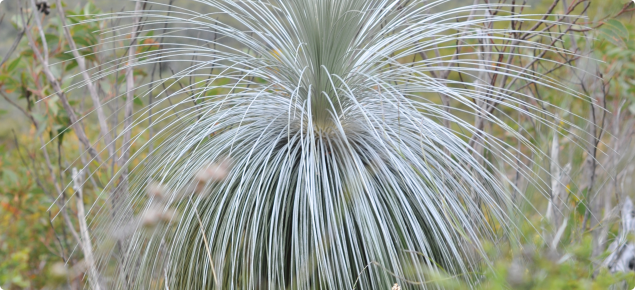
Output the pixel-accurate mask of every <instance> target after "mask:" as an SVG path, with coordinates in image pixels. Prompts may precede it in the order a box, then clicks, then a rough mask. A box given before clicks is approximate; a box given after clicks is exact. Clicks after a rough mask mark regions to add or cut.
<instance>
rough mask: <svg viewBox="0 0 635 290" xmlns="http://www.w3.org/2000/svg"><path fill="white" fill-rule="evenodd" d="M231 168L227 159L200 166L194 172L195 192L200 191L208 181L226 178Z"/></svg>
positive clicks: (218, 180)
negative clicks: (199, 168) (200, 167)
mask: <svg viewBox="0 0 635 290" xmlns="http://www.w3.org/2000/svg"><path fill="white" fill-rule="evenodd" d="M230 170H231V163H230V162H229V160H224V161H221V162H215V163H212V164H210V165H208V166H207V167H204V168H202V169H201V170H199V171H198V172H197V173H196V176H195V177H194V178H195V179H196V182H197V183H196V192H201V191H202V190H203V188H204V187H205V184H207V183H208V182H220V181H223V180H224V179H225V178H227V175H228V174H229V171H230Z"/></svg>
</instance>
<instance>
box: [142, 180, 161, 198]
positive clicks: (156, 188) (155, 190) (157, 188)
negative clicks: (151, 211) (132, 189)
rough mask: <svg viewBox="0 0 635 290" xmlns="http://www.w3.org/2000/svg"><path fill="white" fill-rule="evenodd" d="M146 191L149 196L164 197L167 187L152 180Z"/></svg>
mask: <svg viewBox="0 0 635 290" xmlns="http://www.w3.org/2000/svg"><path fill="white" fill-rule="evenodd" d="M146 191H147V193H148V196H149V197H154V198H163V196H164V195H165V187H163V185H161V184H160V183H157V182H151V183H150V184H149V185H148V188H147V189H146Z"/></svg>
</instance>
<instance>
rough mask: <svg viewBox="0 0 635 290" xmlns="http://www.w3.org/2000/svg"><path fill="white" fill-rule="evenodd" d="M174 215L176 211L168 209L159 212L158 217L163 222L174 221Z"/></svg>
mask: <svg viewBox="0 0 635 290" xmlns="http://www.w3.org/2000/svg"><path fill="white" fill-rule="evenodd" d="M175 217H176V211H175V210H173V209H168V210H165V211H163V212H162V213H161V215H160V216H159V219H160V220H161V222H164V223H172V222H174V221H175Z"/></svg>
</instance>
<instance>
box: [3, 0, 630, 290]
mask: <svg viewBox="0 0 635 290" xmlns="http://www.w3.org/2000/svg"><path fill="white" fill-rule="evenodd" d="M176 2H181V3H180V4H179V5H180V6H181V7H184V8H189V9H202V7H205V6H204V5H203V4H201V3H197V2H195V1H186V0H177V1H176ZM471 2H473V1H450V2H448V3H446V4H445V6H442V7H440V8H439V9H443V8H444V7H446V8H447V7H451V6H458V5H464V4H469V3H471ZM519 2H520V1H516V4H520V3H519ZM65 3H66V7H65V9H66V10H67V16H69V19H71V20H72V21H73V23H78V21H81V20H83V19H90V17H91V15H95V14H99V13H104V12H110V11H118V10H121V9H130V7H132V6H133V5H134V3H133V2H132V1H131V2H125V1H103V0H100V1H95V2H92V1H84V0H74V1H65ZM526 3H527V5H528V6H529V7H528V8H527V10H528V11H529V12H531V11H535V12H542V11H545V10H546V9H547V8H548V6H549V5H551V4H552V3H553V2H552V1H541V0H536V1H528V2H526ZM626 3H627V2H626V1H625V0H622V1H615V0H606V1H598V0H592V1H590V6H589V9H588V10H587V11H586V12H585V13H586V15H587V18H586V20H587V21H588V22H587V23H588V24H589V26H592V27H595V26H597V29H594V30H593V31H592V32H590V36H591V37H590V38H583V37H582V36H579V35H577V34H572V37H566V38H564V41H565V42H567V45H569V46H570V45H571V42H572V41H574V42H576V45H577V46H578V47H580V49H582V50H583V49H585V48H584V47H587V48H588V49H590V50H591V56H593V57H594V58H596V59H597V60H599V62H597V65H598V67H599V68H598V70H599V71H600V72H601V73H602V77H603V78H604V80H605V83H606V85H607V86H608V88H607V90H606V91H607V94H606V97H605V98H604V102H605V104H606V106H605V108H606V110H607V111H606V114H605V115H604V118H603V119H602V126H601V128H602V130H603V132H605V133H604V134H600V135H601V142H600V145H599V147H600V148H599V151H600V153H598V155H597V161H598V166H597V169H596V173H595V175H596V176H597V177H596V178H597V180H596V181H595V183H596V185H595V187H592V189H593V191H589V190H588V188H585V186H583V184H585V182H586V180H585V174H584V170H583V169H584V163H585V162H587V160H588V158H587V157H588V152H587V150H586V148H580V146H578V143H576V142H572V141H571V140H568V139H567V138H561V139H559V140H556V139H555V138H554V132H553V131H552V130H548V129H549V128H541V127H540V126H538V127H536V126H535V124H532V121H531V120H528V119H519V122H518V123H510V126H512V127H514V128H522V129H523V130H525V134H528V135H529V136H530V137H531V140H532V142H534V145H535V146H537V147H538V148H540V149H541V150H543V151H544V152H553V150H554V149H553V148H557V150H558V151H559V152H560V154H559V157H558V159H559V160H558V163H559V164H560V165H561V166H562V167H564V165H565V164H570V168H571V170H570V174H569V177H570V178H569V181H568V182H567V184H566V194H567V195H568V196H567V198H566V203H567V208H569V209H571V210H570V211H568V213H567V216H566V217H565V222H564V223H563V224H564V225H563V227H562V230H561V231H556V232H558V233H559V234H558V235H559V242H558V244H557V245H556V247H555V248H557V249H558V250H557V253H554V251H555V250H554V247H553V246H552V245H550V244H549V243H547V242H545V240H546V239H545V235H546V234H545V233H546V232H549V231H552V230H553V229H549V227H550V225H549V224H548V223H547V222H546V221H545V215H546V211H547V204H548V202H547V198H546V197H545V196H543V195H542V194H540V191H538V190H537V189H536V188H532V187H531V186H529V185H528V182H527V181H524V183H523V181H522V180H519V181H518V182H519V184H518V185H519V188H521V189H523V190H524V192H523V195H524V196H525V197H526V199H527V200H526V201H521V200H519V205H520V206H521V207H522V208H523V210H524V211H523V214H524V215H521V216H517V218H518V221H519V224H521V225H522V226H521V228H520V229H519V236H518V239H519V240H520V244H521V245H522V246H521V247H516V246H513V243H508V242H506V241H503V240H501V241H500V242H497V241H492V242H491V243H490V244H489V248H490V249H491V257H492V259H493V263H492V264H491V265H489V266H485V267H484V268H483V269H482V273H475V274H476V275H480V276H481V277H482V284H481V287H482V289H608V288H609V287H610V286H611V285H613V286H612V287H619V288H626V287H628V289H632V288H633V287H634V286H635V275H634V274H633V273H635V272H633V271H632V269H631V271H625V272H621V273H609V271H608V269H607V268H606V265H603V263H604V261H605V259H606V258H607V257H608V256H609V254H611V250H610V249H609V246H608V245H609V244H610V243H611V242H613V241H614V240H615V239H616V238H617V237H618V236H619V235H620V229H621V227H622V224H623V223H622V222H621V221H622V218H621V214H620V210H621V208H622V206H623V204H624V201H625V198H627V197H635V187H634V185H635V184H634V183H633V177H634V172H635V163H633V157H634V156H635V153H634V152H633V151H635V150H634V149H635V147H634V143H633V140H632V139H633V133H635V131H634V130H633V124H634V122H635V118H634V117H635V29H634V28H635V26H634V25H633V21H632V16H633V15H632V12H630V13H623V14H621V15H620V16H618V17H613V16H615V15H616V14H618V13H619V11H620V10H621V9H623V7H624V5H625V4H626ZM50 4H52V3H50ZM17 11H18V5H17V1H13V0H5V1H3V2H2V3H1V4H0V17H4V18H3V21H2V23H1V24H0V56H4V55H5V54H6V53H7V52H8V51H9V50H10V47H11V45H12V43H13V41H14V40H15V39H16V37H17V36H18V33H19V31H20V29H21V24H20V19H19V18H18V17H19V16H18V12H17ZM562 11H563V8H562V6H561V5H558V7H557V8H556V9H555V10H554V13H561V12H562ZM55 14H56V9H55V6H54V5H53V7H51V15H48V16H46V17H50V18H51V19H54V17H55ZM598 24H601V26H598ZM47 25H49V27H48V28H47V30H46V31H47V34H46V39H47V41H48V45H49V49H50V50H51V64H52V69H53V70H56V73H58V74H59V75H61V76H62V77H61V78H62V82H63V87H68V86H70V85H71V84H72V83H73V82H75V81H77V80H78V79H79V78H80V76H78V75H76V74H77V73H78V70H77V64H76V62H74V61H70V59H71V58H72V57H71V56H69V54H67V53H66V52H67V51H68V50H69V47H68V43H67V42H66V41H65V40H64V36H63V33H62V28H61V26H60V24H59V23H58V22H56V21H54V20H51V21H49V22H48V24H47ZM99 25H106V24H105V23H103V22H92V23H85V24H79V25H75V26H73V27H72V29H71V32H72V34H73V38H74V39H75V41H76V42H77V43H78V44H79V45H81V46H82V47H88V46H90V45H97V46H95V47H93V48H91V49H89V50H85V52H86V53H85V56H86V59H87V61H88V62H89V63H90V67H99V66H100V65H103V64H104V63H105V62H106V61H107V58H104V57H102V56H100V55H99V54H90V53H89V52H92V53H97V52H100V51H99V50H100V49H105V47H106V46H107V45H105V44H103V46H102V41H103V39H102V37H104V36H100V35H99V34H95V33H93V32H94V31H97V30H99V29H100V27H99ZM98 44H99V45H98ZM148 44H152V43H148ZM587 44H588V45H587ZM113 45H118V46H120V47H123V46H125V44H123V43H118V44H113ZM567 45H565V47H566V46H567ZM148 49H156V47H154V48H153V46H148ZM119 53H121V52H119ZM118 56H119V57H121V55H118ZM62 61H66V62H63V63H62ZM589 65H590V64H589ZM170 69H175V67H172V68H170V67H163V68H159V69H158V70H157V71H156V72H155V75H156V74H158V73H160V72H161V70H163V71H164V72H165V73H169V72H170ZM538 69H540V68H538ZM153 71H154V70H153V69H152V68H147V69H145V70H141V69H139V70H137V71H135V76H136V77H137V78H138V79H140V80H141V79H146V80H147V79H148V78H151V77H152V72H153ZM574 74H575V72H574V69H572V68H563V69H559V70H557V71H554V72H553V73H552V76H553V77H554V78H556V79H558V80H561V81H563V82H571V83H573V82H572V81H571V79H573V77H574ZM119 77H121V75H120V76H119ZM452 77H458V76H452ZM100 82H103V83H104V85H103V86H104V88H103V90H104V94H105V95H106V96H111V95H113V94H115V92H116V91H117V90H123V88H122V87H118V85H115V84H119V85H121V83H122V82H121V81H119V82H118V81H117V80H116V79H113V78H110V79H104V80H101V81H100ZM141 83H142V82H141ZM572 86H573V85H572ZM531 89H532V90H533V89H534V88H531ZM0 93H2V95H3V96H4V97H3V98H1V99H0V287H2V288H3V289H64V288H69V287H70V288H72V289H81V288H82V287H85V278H84V276H83V273H84V272H85V271H83V270H82V269H81V260H82V255H81V253H80V250H79V249H78V248H77V247H76V243H75V242H73V239H72V237H71V236H72V233H69V232H68V231H69V230H68V229H67V228H66V226H67V224H66V223H65V221H64V219H63V218H56V219H53V218H54V217H56V216H57V215H58V214H63V213H61V212H60V211H59V209H58V208H57V207H52V205H54V204H59V203H60V202H63V203H65V202H69V200H70V199H66V198H67V197H66V196H64V197H62V199H61V200H56V199H55V197H56V196H58V195H57V193H56V190H55V182H57V184H58V185H61V186H62V187H64V186H67V185H69V184H70V182H71V176H70V174H71V173H70V169H71V168H72V167H74V166H76V164H79V163H81V161H80V160H78V159H79V158H80V157H78V154H76V153H77V152H78V151H79V150H80V147H79V142H78V141H77V138H76V137H75V136H74V133H73V132H72V131H69V130H67V129H68V127H69V126H70V119H69V116H68V115H67V113H66V112H65V110H64V109H63V107H62V105H61V104H60V100H59V99H58V98H56V97H49V98H45V97H46V96H48V95H50V94H52V91H51V88H50V86H49V85H48V84H47V82H46V80H45V79H44V77H43V76H42V73H41V67H39V64H38V63H37V61H36V60H35V59H34V56H33V51H31V49H30V48H29V46H28V44H27V41H26V37H24V38H23V39H22V41H21V42H20V43H19V44H18V47H17V49H16V50H15V52H14V53H13V54H12V55H11V56H10V58H9V59H7V60H6V62H5V64H4V65H3V66H2V67H1V68H0ZM216 93H222V92H216ZM533 93H534V94H536V95H539V96H540V97H541V98H543V99H544V100H545V103H551V104H555V105H557V106H559V107H560V108H563V109H567V110H569V111H570V112H571V114H572V115H578V116H588V115H589V111H588V106H587V102H588V101H587V100H580V99H574V98H571V97H563V96H562V95H561V94H559V93H558V92H557V91H552V90H550V89H549V88H545V87H541V88H535V91H534V92H533ZM86 95H87V92H86V90H85V89H76V90H73V91H70V92H68V97H69V102H70V103H71V105H73V106H74V107H76V110H77V112H78V115H79V116H84V115H86V116H87V119H86V120H85V121H84V122H83V123H82V126H83V127H84V130H85V131H86V134H87V135H89V136H92V137H93V138H91V140H94V139H96V138H95V137H99V127H98V125H97V121H96V120H95V117H94V116H93V115H91V114H89V113H90V112H91V110H92V108H91V107H90V104H88V103H85V102H84V100H85V99H87V98H86ZM38 100H40V101H38ZM147 102H148V100H145V99H135V106H137V107H142V106H143V105H144V104H147ZM18 107H19V108H20V109H19V108H18ZM561 117H562V118H563V120H573V119H574V118H570V117H571V116H561ZM115 125H116V124H115ZM575 125H578V126H579V127H581V128H585V126H587V125H588V124H584V123H578V124H575ZM119 130H121V128H119ZM559 130H560V132H558V134H560V135H563V136H567V135H568V133H567V132H568V131H569V130H574V128H573V126H572V125H569V124H567V123H564V122H563V123H561V124H560V127H559ZM500 138H501V139H503V140H506V138H507V137H506V136H500ZM509 140H512V139H511V138H509ZM510 142H512V141H510ZM139 143H143V142H139ZM554 144H555V145H556V146H555V147H554V146H553V145H554ZM512 145H514V144H512ZM134 150H135V144H133V151H134ZM141 156H143V155H141ZM552 156H553V155H552ZM534 161H535V162H536V163H537V164H540V165H543V166H544V167H546V168H549V167H550V164H549V160H534ZM51 166H54V167H55V168H60V170H52V169H51V168H50V167H51ZM536 170H537V173H536V174H537V176H539V177H540V178H545V179H547V180H549V173H548V172H540V170H538V169H536ZM96 179H97V181H96V182H94V183H91V184H88V185H87V188H86V189H85V191H86V194H85V197H84V199H85V203H87V204H91V203H92V202H93V201H95V200H98V199H99V198H100V196H99V192H100V190H101V189H102V188H103V184H105V183H107V182H108V180H109V178H108V177H107V176H99V175H98V176H96ZM510 179H511V180H514V177H513V176H510ZM523 184H524V185H523ZM62 191H63V192H64V193H65V194H72V193H73V189H72V188H70V186H69V187H68V188H65V189H62ZM600 198H602V199H604V200H605V203H604V205H605V207H604V208H603V209H602V212H601V214H602V216H603V217H604V218H602V219H601V220H599V222H596V223H593V222H591V220H592V219H593V218H592V217H589V213H588V208H587V207H588V205H589V204H590V203H591V202H592V200H593V199H600ZM69 208H70V213H71V217H70V219H71V223H72V222H74V219H75V217H74V214H75V213H76V211H77V208H76V207H75V206H73V205H72V204H70V205H69ZM88 219H89V221H90V217H88ZM594 227H596V228H594ZM597 227H602V228H603V229H605V232H606V233H605V236H606V239H605V240H604V241H602V244H603V246H602V247H601V249H602V251H601V253H599V254H598V253H593V249H594V248H593V247H594V246H593V243H594V241H593V235H592V232H593V231H594V230H596V229H597ZM627 236H628V235H627ZM628 238H629V239H632V238H631V237H630V236H628ZM64 261H66V262H67V265H70V266H64V263H63V262H64ZM60 262H62V264H61V265H60ZM633 267H635V265H634V266H633ZM69 271H70V272H69ZM73 271H74V272H73ZM69 273H71V274H69ZM69 276H70V278H69ZM452 278H456V277H446V276H434V277H433V276H431V277H430V280H429V281H428V282H427V283H430V284H440V285H443V286H444V287H447V288H448V289H465V288H466V287H467V286H466V285H464V284H462V283H461V282H460V279H458V280H457V279H452ZM406 288H407V287H404V289H406ZM387 289H388V288H387Z"/></svg>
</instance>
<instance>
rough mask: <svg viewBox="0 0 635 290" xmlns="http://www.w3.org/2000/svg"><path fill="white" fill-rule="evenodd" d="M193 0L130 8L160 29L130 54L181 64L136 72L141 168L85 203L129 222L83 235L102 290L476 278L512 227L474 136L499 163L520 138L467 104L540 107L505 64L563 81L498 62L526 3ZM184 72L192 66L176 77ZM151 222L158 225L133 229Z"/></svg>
mask: <svg viewBox="0 0 635 290" xmlns="http://www.w3.org/2000/svg"><path fill="white" fill-rule="evenodd" d="M197 2H200V3H201V4H204V6H205V7H207V9H209V11H192V10H187V9H184V8H180V7H178V6H177V5H172V4H170V5H165V8H166V9H167V10H169V13H167V14H166V13H163V12H164V10H160V9H157V8H152V9H149V10H146V11H145V12H144V14H143V16H144V18H143V21H142V25H145V26H144V29H145V31H156V32H157V33H155V35H153V36H148V38H155V39H161V40H162V41H163V42H165V43H166V45H164V46H162V47H161V48H159V49H157V50H151V51H147V52H144V50H143V49H140V50H139V51H140V52H139V53H138V54H137V56H136V57H137V61H136V62H134V63H129V64H128V65H131V66H143V65H153V64H160V65H161V66H168V65H170V64H175V63H176V62H177V61H180V62H181V63H186V64H187V65H185V66H184V67H182V69H181V70H180V71H171V73H170V74H169V76H167V77H164V78H163V79H160V80H158V81H152V82H151V85H152V86H153V87H161V85H163V92H164V93H165V97H164V98H159V99H158V100H157V101H156V103H154V104H152V105H150V106H148V107H146V109H148V110H150V109H154V110H153V111H152V113H151V115H152V116H153V117H154V119H155V121H154V122H153V124H156V125H153V126H155V128H158V130H159V131H160V133H159V134H158V135H157V136H156V137H154V139H156V140H160V143H159V145H158V147H157V148H156V149H155V151H154V152H153V154H152V155H151V156H150V157H147V158H142V157H141V156H133V159H135V158H136V159H139V160H142V162H141V164H142V166H137V167H135V169H134V170H133V171H132V176H133V178H132V180H131V182H130V184H129V186H130V194H129V196H128V197H127V199H126V200H125V201H123V202H121V205H120V206H121V207H122V208H125V209H123V210H118V211H116V214H115V215H114V217H113V215H112V214H111V213H104V214H103V216H102V217H101V218H100V219H99V220H98V222H99V223H100V224H101V225H103V226H104V227H105V228H106V229H107V230H105V231H103V233H106V234H105V235H112V233H113V232H117V231H119V232H121V231H128V230H122V229H132V230H129V234H127V235H123V237H122V236H121V235H120V236H118V241H117V243H113V244H108V245H106V244H104V245H102V246H101V248H100V249H101V252H100V253H101V255H100V257H99V259H98V260H99V263H100V266H101V267H104V268H107V267H108V265H109V263H110V262H111V261H114V260H116V262H117V263H119V267H118V269H119V270H118V271H117V274H115V276H116V279H114V280H113V282H112V283H113V286H112V289H147V288H149V287H150V288H152V287H156V288H166V289H168V288H169V289H352V288H354V287H356V288H357V289H389V287H390V286H391V285H394V283H395V282H399V285H402V286H403V287H404V289H408V288H410V287H414V288H426V287H434V286H433V285H431V284H426V283H425V281H427V279H428V278H429V274H430V273H434V272H436V271H444V272H448V273H451V274H453V275H459V274H460V275H464V277H465V279H467V280H471V279H473V278H472V277H471V276H470V275H468V274H466V273H469V272H471V271H472V270H473V269H475V268H476V267H478V266H479V265H481V264H482V258H483V257H484V250H483V248H482V246H481V244H480V242H479V241H480V240H481V239H484V238H485V239H487V238H490V237H493V235H494V223H497V224H498V225H500V226H501V227H502V229H503V230H507V229H509V228H510V227H512V226H513V225H512V223H511V222H510V218H509V217H508V214H509V212H510V210H513V208H514V205H513V204H512V203H511V199H510V197H509V195H508V192H509V189H508V187H507V186H506V185H505V179H504V177H502V175H501V174H500V172H498V169H497V165H496V164H492V161H491V160H492V158H484V157H483V155H484V150H483V148H487V150H488V152H489V153H491V154H492V155H493V156H494V157H495V158H496V159H497V160H499V161H500V162H502V163H513V162H514V159H513V157H512V156H514V154H516V153H517V152H516V151H514V148H508V147H506V146H505V145H504V144H502V142H500V140H497V139H496V138H494V137H492V136H490V135H489V134H488V133H487V132H486V131H485V130H484V128H483V126H482V125H479V124H480V123H483V122H488V123H490V124H493V125H494V126H498V127H500V128H502V129H503V130H506V131H508V132H509V133H510V135H511V136H513V137H514V138H517V139H518V140H520V141H521V142H527V140H525V139H524V138H523V137H522V136H521V135H520V134H519V133H518V132H517V131H516V130H514V129H512V128H511V127H510V126H508V125H507V124H506V123H505V122H504V121H503V120H501V118H500V117H497V115H496V114H495V113H494V111H496V110H499V109H493V110H490V108H489V107H487V105H484V104H492V103H496V104H497V105H499V106H500V107H505V108H506V109H507V110H512V111H513V110H520V108H521V107H522V108H523V110H524V111H525V112H526V114H529V115H531V114H533V113H532V112H535V111H538V110H540V109H541V108H538V107H537V105H536V103H534V102H530V101H531V100H532V97H531V96H529V95H526V94H523V93H522V92H517V91H515V90H513V88H511V87H510V86H508V84H509V83H511V82H513V80H515V79H534V81H535V82H536V83H538V84H540V85H545V86H549V87H552V88H554V89H556V90H559V91H561V92H563V93H565V94H571V95H576V93H575V92H573V91H571V90H570V89H568V88H566V87H563V86H561V85H560V84H559V83H558V82H557V81H555V80H553V79H551V78H549V77H547V76H540V77H539V78H538V79H536V77H535V75H532V74H531V73H530V72H529V71H527V70H526V69H524V68H523V67H520V66H514V65H513V62H512V58H514V57H516V58H525V57H526V58H532V57H533V56H529V57H527V56H525V55H522V54H521V53H519V52H518V50H520V49H522V48H523V47H535V46H540V44H539V43H534V42H532V41H531V40H529V38H526V39H521V38H512V35H515V34H522V33H525V31H523V30H522V29H520V28H518V27H507V28H500V27H502V26H501V25H499V24H501V23H509V22H510V21H516V22H518V21H523V20H526V21H535V19H536V16H520V15H517V14H514V13H502V12H501V13H497V11H499V10H500V11H505V9H509V8H510V7H513V6H511V5H510V6H505V5H498V6H496V7H493V6H491V5H472V6H466V7H460V8H455V9H449V10H441V9H439V7H441V6H442V5H443V4H444V3H445V2H448V1H423V0H413V1H392V0H391V1H388V0H280V1H273V0H272V1H233V0H199V1H197ZM155 4H156V3H155ZM156 5H157V6H160V5H159V4H156ZM153 9H155V10H153ZM439 11H440V12H439ZM136 16H138V14H137V13H136V12H135V13H120V14H114V15H107V16H105V17H107V18H117V17H124V18H125V17H136ZM523 17H527V18H526V19H525V18H523ZM543 21H546V20H543ZM553 23H554V24H555V25H557V24H558V23H557V22H553ZM186 28H187V29H186ZM145 31H144V32H145ZM184 31H187V32H188V33H184ZM191 32H194V33H191ZM140 35H142V34H140ZM493 43H498V44H499V45H501V43H502V45H503V46H508V47H510V49H509V50H507V51H502V52H501V51H498V52H496V51H493V50H492V49H491V46H492V45H491V44H493ZM144 45H146V42H143V41H141V39H140V41H139V43H138V44H136V46H137V47H140V48H143V47H144ZM512 47H514V48H512ZM543 49H544V50H546V51H549V50H550V49H551V48H549V47H544V48H543ZM447 51H451V52H452V53H450V54H448V55H444V53H446V52H447ZM455 51H456V52H457V53H454V52H455ZM459 51H460V52H459ZM435 52H440V53H439V54H438V55H436V54H435ZM565 53H566V52H565ZM508 60H509V63H507V61H508ZM502 64H506V66H505V69H504V70H501V69H499V67H501V66H502ZM185 78H190V79H193V80H194V81H193V82H192V84H191V85H189V86H185V87H179V86H178V81H179V80H182V79H185ZM496 78H500V79H498V80H496ZM501 82H502V85H501ZM168 92H169V93H168ZM172 100H176V101H175V102H172ZM501 112H502V111H501ZM543 116H544V115H543ZM548 116H549V115H548V114H547V117H548ZM535 119H536V122H542V123H544V124H545V125H547V126H551V122H550V121H549V119H548V118H544V117H540V116H538V115H535ZM472 120H476V121H472ZM145 121H146V117H145V115H144V116H141V115H139V116H138V118H137V120H136V121H135V123H134V124H135V125H140V124H142V123H143V122H145ZM479 122H480V123H479ZM149 180H152V182H149ZM147 193H150V194H149V195H148V194H147ZM104 212H106V211H104ZM133 212H145V213H146V214H145V215H144V216H143V218H141V219H138V220H137V219H133V218H131V217H130V216H131V213H133ZM160 220H169V221H173V223H172V224H171V226H169V227H167V226H166V227H151V229H148V227H147V226H148V225H154V224H155V223H156V222H157V221H160ZM494 221H496V222H494ZM131 225H133V226H131ZM144 226H145V227H144ZM115 244H116V246H115ZM117 251H122V252H123V253H125V254H124V255H118V254H116V252H117ZM121 257H123V258H121ZM413 281H414V282H413ZM149 285H150V286H149ZM164 286H166V287H164Z"/></svg>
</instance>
